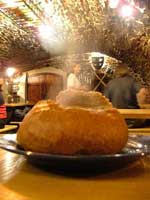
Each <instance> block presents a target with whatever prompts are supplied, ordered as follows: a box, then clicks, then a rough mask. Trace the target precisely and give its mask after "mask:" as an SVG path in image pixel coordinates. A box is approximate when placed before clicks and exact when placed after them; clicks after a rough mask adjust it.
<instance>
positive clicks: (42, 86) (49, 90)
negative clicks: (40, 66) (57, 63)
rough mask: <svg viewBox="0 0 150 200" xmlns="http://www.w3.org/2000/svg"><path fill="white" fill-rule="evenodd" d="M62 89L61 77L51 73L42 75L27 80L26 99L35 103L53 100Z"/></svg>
mask: <svg viewBox="0 0 150 200" xmlns="http://www.w3.org/2000/svg"><path fill="white" fill-rule="evenodd" d="M62 88H63V80H62V77H61V76H59V75H56V74H52V73H43V74H37V75H34V76H30V77H29V78H28V87H27V99H28V101H30V102H34V103H35V102H37V101H39V100H42V99H55V97H56V95H57V94H58V92H59V91H60V90H62Z"/></svg>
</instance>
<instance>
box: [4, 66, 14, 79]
mask: <svg viewBox="0 0 150 200" xmlns="http://www.w3.org/2000/svg"><path fill="white" fill-rule="evenodd" d="M15 71H16V69H15V68H13V67H9V68H7V70H6V74H7V76H8V77H11V76H13V75H14V73H15Z"/></svg>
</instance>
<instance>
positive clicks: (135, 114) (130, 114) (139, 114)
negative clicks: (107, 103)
mask: <svg viewBox="0 0 150 200" xmlns="http://www.w3.org/2000/svg"><path fill="white" fill-rule="evenodd" d="M118 111H119V112H120V113H121V115H122V116H123V117H124V118H126V119H127V118H128V119H129V118H137V119H150V109H118Z"/></svg>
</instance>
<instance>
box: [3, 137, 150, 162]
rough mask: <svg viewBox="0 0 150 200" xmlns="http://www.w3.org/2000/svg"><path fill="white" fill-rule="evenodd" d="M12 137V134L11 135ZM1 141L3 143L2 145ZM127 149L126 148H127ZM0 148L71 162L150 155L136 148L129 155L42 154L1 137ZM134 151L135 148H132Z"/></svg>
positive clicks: (147, 151) (26, 154) (34, 156)
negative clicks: (21, 147)
mask: <svg viewBox="0 0 150 200" xmlns="http://www.w3.org/2000/svg"><path fill="white" fill-rule="evenodd" d="M9 135H12V134H9ZM1 141H2V142H3V143H1ZM125 147H126V146H125ZM0 148H2V149H4V150H6V151H9V152H12V153H16V154H18V155H23V156H25V157H26V158H41V157H42V158H47V159H48V158H49V159H50V158H51V159H52V158H54V159H68V160H69V159H70V160H81V159H84V160H86V159H87V160H90V159H109V158H123V157H139V158H140V157H144V156H147V155H150V149H149V150H146V149H144V148H143V149H139V148H134V149H135V150H139V151H137V152H130V153H129V152H128V153H116V154H92V155H86V154H85V155H80V154H78V155H61V154H50V153H40V152H33V151H29V150H27V151H26V150H24V149H19V148H18V147H17V142H16V139H13V140H11V139H7V138H4V136H2V137H0ZM132 150H133V148H132Z"/></svg>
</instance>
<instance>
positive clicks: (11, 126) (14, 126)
mask: <svg viewBox="0 0 150 200" xmlns="http://www.w3.org/2000/svg"><path fill="white" fill-rule="evenodd" d="M17 128H18V126H17V125H5V127H4V128H1V129H0V133H6V132H10V131H14V130H16V129H17Z"/></svg>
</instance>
